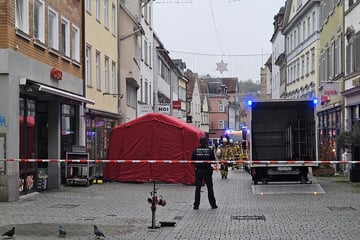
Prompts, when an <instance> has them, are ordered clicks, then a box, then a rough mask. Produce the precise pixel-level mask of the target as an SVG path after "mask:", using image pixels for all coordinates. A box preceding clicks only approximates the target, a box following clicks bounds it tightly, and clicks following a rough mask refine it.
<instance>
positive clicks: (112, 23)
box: [111, 4, 116, 35]
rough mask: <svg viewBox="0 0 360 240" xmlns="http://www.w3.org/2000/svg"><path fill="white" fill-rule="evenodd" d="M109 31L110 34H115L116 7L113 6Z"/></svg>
mask: <svg viewBox="0 0 360 240" xmlns="http://www.w3.org/2000/svg"><path fill="white" fill-rule="evenodd" d="M111 29H112V33H113V34H114V35H115V34H116V6H115V5H114V4H113V5H112V7H111Z"/></svg>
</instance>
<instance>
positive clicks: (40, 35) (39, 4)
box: [34, 0, 45, 42]
mask: <svg viewBox="0 0 360 240" xmlns="http://www.w3.org/2000/svg"><path fill="white" fill-rule="evenodd" d="M34 38H35V39H37V40H39V41H40V42H45V6H44V2H43V1H40V0H35V2H34Z"/></svg>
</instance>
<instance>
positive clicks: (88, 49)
mask: <svg viewBox="0 0 360 240" xmlns="http://www.w3.org/2000/svg"><path fill="white" fill-rule="evenodd" d="M85 51H86V53H85V54H86V72H85V74H86V76H85V78H86V84H87V85H88V86H89V87H92V67H91V63H92V62H91V46H90V45H88V44H87V45H86V50H85Z"/></svg>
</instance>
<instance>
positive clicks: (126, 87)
mask: <svg viewBox="0 0 360 240" xmlns="http://www.w3.org/2000/svg"><path fill="white" fill-rule="evenodd" d="M152 4H153V1H141V0H136V1H133V0H67V1H66V4H64V3H63V2H59V1H56V0H14V1H7V0H0V8H1V9H2V10H4V11H2V12H1V13H0V31H1V33H2V34H1V36H0V61H1V63H3V64H1V66H0V99H1V101H0V159H8V158H13V159H19V158H22V159H35V158H36V159H65V158H68V157H69V155H68V153H71V152H74V151H76V152H79V151H86V152H87V153H88V154H89V156H88V157H89V158H90V159H106V158H107V150H108V144H109V140H110V137H111V131H112V129H113V127H114V126H116V125H117V124H122V123H125V122H127V121H130V120H133V119H135V118H137V117H139V116H141V115H143V114H146V113H149V112H161V113H164V114H168V115H172V116H175V117H178V118H180V119H182V120H184V121H186V120H188V114H189V112H188V106H189V102H188V99H187V95H186V89H187V87H188V82H189V81H188V79H187V78H186V77H185V73H184V70H185V69H186V64H185V63H184V62H182V61H181V60H180V59H177V60H173V59H171V58H170V55H169V52H168V51H167V50H166V49H165V48H164V45H163V44H162V43H161V41H160V39H159V37H158V36H157V35H156V34H155V32H154V29H153V26H152V22H153V9H152ZM195 94H196V93H195ZM197 96H200V95H199V93H197V94H196V95H194V98H196V97H197ZM202 103H203V104H202ZM192 104H194V105H193V106H192V109H193V110H195V112H191V113H190V115H191V116H195V118H194V120H195V121H194V122H192V123H193V124H194V125H195V126H197V127H201V128H202V129H204V131H206V132H208V130H207V128H206V126H207V125H208V120H207V119H206V118H207V116H208V115H207V114H206V112H207V107H206V102H205V100H204V99H202V100H200V97H199V100H196V103H195V102H193V101H192ZM202 105H204V107H201V106H202ZM201 114H202V115H201ZM198 115H199V116H198ZM83 156H85V155H82V157H83ZM98 170H99V172H98V174H100V173H101V168H100V169H98ZM65 171H66V169H65V164H64V163H63V162H60V161H50V162H37V163H35V162H34V163H32V162H23V161H21V162H19V161H0V201H16V200H18V199H19V197H20V195H23V194H28V193H31V192H33V191H38V190H44V189H55V188H58V187H59V186H60V185H61V184H64V183H65Z"/></svg>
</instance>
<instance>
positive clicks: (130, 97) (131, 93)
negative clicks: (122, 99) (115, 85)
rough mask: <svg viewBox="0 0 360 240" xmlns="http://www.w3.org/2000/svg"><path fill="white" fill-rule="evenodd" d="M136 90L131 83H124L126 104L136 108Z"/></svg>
mask: <svg viewBox="0 0 360 240" xmlns="http://www.w3.org/2000/svg"><path fill="white" fill-rule="evenodd" d="M136 102H137V91H136V87H135V86H134V85H133V84H126V104H127V105H128V106H129V107H132V108H136Z"/></svg>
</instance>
